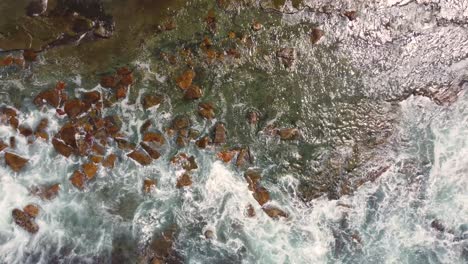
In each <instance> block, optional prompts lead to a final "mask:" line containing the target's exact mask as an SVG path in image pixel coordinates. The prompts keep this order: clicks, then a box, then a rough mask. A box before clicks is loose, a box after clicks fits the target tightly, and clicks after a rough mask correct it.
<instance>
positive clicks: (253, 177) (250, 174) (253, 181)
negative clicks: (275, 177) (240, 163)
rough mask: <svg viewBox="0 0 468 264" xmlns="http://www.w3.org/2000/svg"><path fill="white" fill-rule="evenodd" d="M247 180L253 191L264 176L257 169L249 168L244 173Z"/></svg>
mask: <svg viewBox="0 0 468 264" xmlns="http://www.w3.org/2000/svg"><path fill="white" fill-rule="evenodd" d="M244 177H245V180H246V181H247V183H248V184H249V190H251V191H253V190H255V188H257V186H258V182H259V181H260V179H261V178H262V176H261V175H260V173H259V172H258V171H256V170H247V171H246V172H245V174H244Z"/></svg>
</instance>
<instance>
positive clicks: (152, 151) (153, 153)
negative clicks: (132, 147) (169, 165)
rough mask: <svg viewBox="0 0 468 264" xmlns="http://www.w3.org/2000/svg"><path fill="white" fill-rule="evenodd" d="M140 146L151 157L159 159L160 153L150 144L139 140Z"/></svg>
mask: <svg viewBox="0 0 468 264" xmlns="http://www.w3.org/2000/svg"><path fill="white" fill-rule="evenodd" d="M140 146H141V147H142V148H143V149H144V150H145V151H146V152H147V153H148V155H150V157H151V158H152V159H155V160H156V159H159V157H161V153H159V151H157V150H156V148H154V147H152V146H151V145H149V144H147V143H144V142H141V143H140Z"/></svg>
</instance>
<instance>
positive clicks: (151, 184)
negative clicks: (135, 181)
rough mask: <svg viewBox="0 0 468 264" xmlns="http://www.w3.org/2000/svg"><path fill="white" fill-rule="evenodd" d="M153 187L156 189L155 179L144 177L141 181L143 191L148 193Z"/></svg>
mask: <svg viewBox="0 0 468 264" xmlns="http://www.w3.org/2000/svg"><path fill="white" fill-rule="evenodd" d="M153 189H156V181H155V180H151V179H145V180H144V181H143V191H144V192H145V193H150V192H151V191H152V190H153Z"/></svg>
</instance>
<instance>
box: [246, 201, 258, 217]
mask: <svg viewBox="0 0 468 264" xmlns="http://www.w3.org/2000/svg"><path fill="white" fill-rule="evenodd" d="M246 214H247V216H248V217H255V215H256V214H255V209H254V208H253V206H252V205H251V204H249V205H248V206H247V210H246Z"/></svg>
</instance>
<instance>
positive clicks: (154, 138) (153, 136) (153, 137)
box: [143, 132, 166, 145]
mask: <svg viewBox="0 0 468 264" xmlns="http://www.w3.org/2000/svg"><path fill="white" fill-rule="evenodd" d="M143 141H145V142H154V143H158V144H160V145H164V143H165V142H166V140H165V139H164V136H163V135H162V134H161V133H156V132H147V133H145V135H143Z"/></svg>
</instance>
